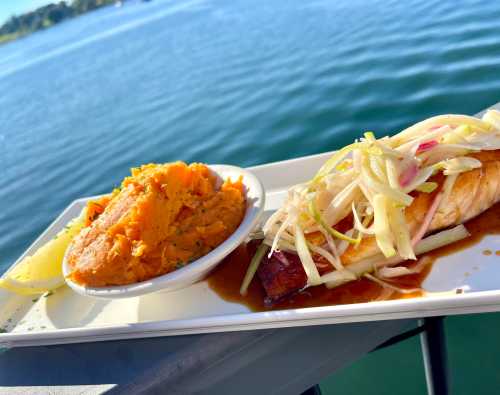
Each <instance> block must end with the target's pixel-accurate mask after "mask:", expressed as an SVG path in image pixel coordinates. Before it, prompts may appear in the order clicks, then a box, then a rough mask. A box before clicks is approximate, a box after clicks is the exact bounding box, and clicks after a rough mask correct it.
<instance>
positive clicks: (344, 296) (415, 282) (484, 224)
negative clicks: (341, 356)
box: [207, 203, 500, 311]
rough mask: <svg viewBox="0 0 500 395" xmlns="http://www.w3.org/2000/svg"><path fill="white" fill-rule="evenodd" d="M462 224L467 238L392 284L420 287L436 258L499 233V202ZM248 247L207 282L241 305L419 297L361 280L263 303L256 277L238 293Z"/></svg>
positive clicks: (275, 307) (293, 305) (278, 306)
mask: <svg viewBox="0 0 500 395" xmlns="http://www.w3.org/2000/svg"><path fill="white" fill-rule="evenodd" d="M465 226H466V228H467V230H468V231H469V232H470V233H471V236H470V237H468V238H466V239H464V240H462V241H460V242H457V243H453V244H450V245H448V246H446V247H442V248H439V249H437V250H434V251H432V252H429V253H427V254H424V255H422V256H420V257H419V261H420V260H422V259H426V260H428V261H429V264H428V265H427V266H426V268H425V269H424V270H422V271H421V272H420V273H416V274H411V275H407V276H401V277H398V278H395V279H392V281H391V283H392V284H394V285H396V286H398V287H400V288H419V287H420V286H421V284H422V283H423V281H424V280H425V278H426V277H427V275H428V274H429V272H430V270H431V268H432V265H433V264H434V263H435V262H436V260H437V259H438V258H440V257H443V256H446V255H449V254H452V253H455V252H458V251H461V250H463V249H465V248H467V247H470V246H472V245H474V244H476V243H477V242H479V241H480V240H481V239H482V238H483V237H484V236H485V235H487V234H500V203H497V204H496V205H494V206H493V207H491V208H490V209H489V210H486V211H485V212H484V213H482V214H481V215H479V216H477V217H476V218H474V219H472V220H470V221H468V222H467V223H466V224H465ZM250 249H251V248H250V247H249V246H247V245H246V244H242V245H240V246H239V247H238V248H237V249H236V250H235V251H233V253H231V254H230V255H229V256H228V257H227V258H226V259H225V260H224V261H223V262H222V263H221V264H220V265H219V266H218V267H217V269H216V270H215V271H214V272H213V273H212V274H211V275H210V277H209V278H208V279H207V281H208V284H209V285H210V288H211V289H213V290H214V291H215V292H216V293H217V294H218V295H219V296H220V297H221V298H223V299H224V300H227V301H228V302H234V303H241V304H244V305H246V306H248V307H249V308H250V309H252V310H254V311H266V310H281V309H293V308H302V307H316V306H328V305H337V304H349V303H363V302H370V301H374V300H377V299H384V300H385V299H401V298H410V297H416V296H421V292H413V293H410V294H401V293H398V292H394V293H392V294H387V292H386V291H385V290H384V288H383V287H381V286H380V285H378V284H376V283H374V282H373V281H369V280H367V279H360V280H357V281H353V282H351V283H348V284H344V285H341V286H340V287H337V288H334V289H328V288H326V287H325V286H323V285H320V286H317V287H310V288H307V289H306V290H304V291H302V292H300V293H298V294H296V295H293V296H291V297H287V298H285V299H284V300H283V301H282V302H280V303H276V304H274V305H272V306H266V305H265V304H264V299H265V296H266V294H265V292H264V289H263V288H262V286H261V285H260V281H259V279H258V278H257V276H255V278H254V279H253V281H252V283H251V284H250V287H249V289H248V294H247V295H246V296H245V297H243V296H241V295H240V285H241V281H242V280H243V277H244V275H245V272H246V270H247V267H248V264H249V263H250V260H251V258H252V254H253V250H252V251H250ZM408 264H409V265H413V264H415V262H413V261H410V262H408Z"/></svg>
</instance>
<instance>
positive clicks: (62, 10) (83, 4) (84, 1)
mask: <svg viewBox="0 0 500 395" xmlns="http://www.w3.org/2000/svg"><path fill="white" fill-rule="evenodd" d="M123 1H125V0H123ZM117 3H118V4H121V3H122V1H119V0H73V1H72V2H71V3H70V4H68V3H67V2H66V1H60V2H58V3H51V4H47V5H45V6H43V7H39V8H37V9H36V10H34V11H30V12H27V13H24V14H21V15H13V16H11V17H10V18H9V19H8V20H7V21H6V22H5V23H4V24H3V25H2V26H0V45H1V44H5V43H7V42H10V41H13V40H16V39H18V38H21V37H25V36H27V35H29V34H31V33H34V32H36V31H39V30H44V29H47V28H49V27H51V26H54V25H56V24H58V23H60V22H63V21H65V20H66V19H70V18H74V17H76V16H79V15H82V14H85V13H87V12H90V11H93V10H96V9H98V8H101V7H104V6H108V5H111V4H117Z"/></svg>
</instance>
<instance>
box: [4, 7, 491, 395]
mask: <svg viewBox="0 0 500 395" xmlns="http://www.w3.org/2000/svg"><path fill="white" fill-rule="evenodd" d="M499 32H500V4H498V2H495V1H488V0H484V1H472V0H471V1H454V0H446V1H442V0H429V1H419V0H408V1H388V0H374V1H370V2H367V1H361V0H340V1H335V2H333V1H310V2H304V1H299V0H296V1H286V2H268V1H258V0H255V1H242V0H234V1H231V2H226V1H222V0H180V1H166V0H163V1H162V0H155V1H153V2H149V3H139V2H129V3H125V5H124V6H123V7H121V8H115V7H108V8H104V9H100V10H98V11H95V12H91V13H89V14H86V15H83V16H81V17H78V18H75V19H72V20H69V21H66V22H64V23H61V24H60V25H57V26H54V27H52V28H50V29H47V30H45V31H41V32H37V33H35V34H33V35H31V36H28V37H26V38H23V39H20V40H17V41H14V42H11V43H8V44H5V45H2V46H0V92H1V94H0V168H1V169H2V170H1V175H2V177H1V179H2V182H1V187H0V204H1V210H0V273H1V272H2V271H4V270H5V269H6V268H7V267H8V266H9V265H10V264H11V263H12V262H13V261H14V260H15V259H16V257H17V256H19V255H20V254H21V253H22V251H23V250H24V249H25V248H26V247H27V246H28V245H29V244H30V243H31V242H32V241H33V240H34V238H36V236H37V235H38V234H40V233H41V232H42V231H43V229H44V228H45V227H46V226H47V225H48V224H49V223H50V222H51V221H52V220H53V219H54V218H55V217H56V216H57V215H58V213H60V211H61V210H62V209H63V208H64V207H65V206H67V205H68V204H69V203H70V202H71V201H72V200H74V199H76V198H79V197H82V196H89V195H93V194H99V193H104V192H106V191H109V190H111V189H112V188H113V187H114V186H116V185H118V183H119V182H120V180H121V179H122V178H123V177H124V176H125V175H126V174H127V173H128V169H129V168H130V167H133V166H136V165H139V164H142V163H147V162H166V161H172V160H177V159H180V160H185V161H203V162H208V163H215V162H217V163H229V164H236V165H240V166H250V165H256V164H261V163H266V162H271V161H276V160H282V159H287V158H292V157H298V156H302V155H307V154H313V153H318V152H324V151H328V150H332V149H335V148H338V147H340V146H341V145H343V144H346V143H347V142H349V141H351V140H352V139H353V138H354V137H355V136H358V135H359V134H360V133H362V132H363V131H365V130H374V131H375V132H376V133H377V134H387V133H395V132H397V131H399V130H400V129H402V128H404V127H405V126H408V125H410V124H412V123H414V122H416V121H419V120H421V119H422V118H425V117H428V116H431V115H435V114H440V113H447V112H453V113H468V114H474V113H476V112H478V111H479V110H482V109H483V108H485V107H487V106H489V105H491V104H494V103H496V102H498V101H500V40H499ZM482 317H483V318H481V319H480V318H477V317H471V316H467V317H462V318H452V319H450V320H449V321H448V322H451V323H452V324H451V325H448V326H449V333H450V342H451V343H453V342H455V343H456V344H455V343H453V345H454V346H456V347H458V348H462V349H463V350H464V351H465V349H466V348H467V347H469V348H470V349H471V350H472V351H471V352H474V355H475V356H477V357H478V358H479V357H481V356H483V357H484V355H485V354H484V353H483V354H481V351H477V350H478V348H479V349H481V347H483V348H484V352H492V351H491V350H492V348H495V350H496V351H497V354H496V355H498V351H500V344H498V341H497V340H496V337H495V334H494V332H491V330H490V329H488V328H489V327H487V328H486V327H485V328H484V330H485V331H486V332H482V333H481V332H480V331H481V328H482V327H483V326H482V325H483V324H484V323H485V322H486V321H485V320H489V321H488V322H490V323H492V322H493V323H496V324H497V325H498V323H500V319H499V318H498V316H497V315H489V316H482ZM484 317H487V318H484ZM453 323H455V324H453ZM463 325H465V327H467V328H469V329H468V330H469V331H470V332H472V333H475V334H476V335H478V336H480V338H476V339H471V338H470V337H469V336H468V334H467V333H466V334H464V332H463V331H460V328H461V327H462V326H463ZM488 330H490V332H488ZM474 331H476V332H474ZM477 331H479V332H477ZM481 335H482V336H481ZM479 341H483V342H484V344H482V343H479ZM478 343H479V344H478ZM495 343H496V344H495ZM412 344H413V346H412ZM402 347H403V348H401V350H403V351H402V352H399V351H397V350H398V349H393V350H392V351H384V352H381V353H378V354H374V355H380V357H377V356H370V357H368V358H367V359H365V360H364V361H363V362H361V363H358V364H356V365H354V366H353V367H352V368H349V369H350V370H349V369H348V370H347V371H346V372H344V373H340V376H339V375H335V376H334V377H333V378H332V380H331V381H329V382H328V383H327V384H325V385H327V387H325V388H327V389H328V388H330V389H331V390H332V391H333V388H337V387H335V386H339V385H341V384H337V383H342V380H343V379H342V377H343V378H344V380H347V379H346V378H348V377H350V376H349V375H350V374H351V375H354V376H355V377H357V375H361V374H362V375H364V377H365V378H370V377H371V376H370V374H371V372H374V370H373V366H376V365H377V364H379V365H380V363H381V362H380V361H381V360H380V358H386V359H385V362H384V363H386V364H387V366H385V368H387V369H388V371H389V372H393V373H394V374H400V375H402V376H403V377H405V376H404V375H405V374H408V369H410V372H411V373H412V375H410V376H408V380H414V381H410V382H412V383H414V385H412V386H411V388H406V390H407V391H405V393H416V394H417V393H422V392H423V391H424V388H425V387H424V377H423V370H422V368H421V365H420V359H419V358H420V355H419V353H418V348H417V344H416V343H411V342H410V343H406V344H405V345H404V346H402ZM404 347H406V348H404ZM410 347H411V348H410ZM452 348H453V347H452ZM394 350H395V351H394ZM404 350H406V351H404ZM456 350H457V348H455V351H452V355H453V353H454V352H457V351H456ZM391 353H392V354H391ZM384 355H386V357H384ZM387 355H388V356H387ZM391 355H394V356H393V357H391ZM457 355H458V356H456V357H454V361H461V365H460V364H458V365H457V366H455V365H452V367H453V368H454V369H456V370H457V371H458V372H464V374H463V375H461V374H455V377H456V378H455V380H459V381H460V380H462V381H464V382H465V384H464V383H460V388H456V390H457V392H456V393H464V394H466V393H469V392H467V390H466V389H467V388H469V387H467V385H475V386H476V387H475V388H476V389H478V390H480V389H481V388H477V385H481V386H484V385H485V386H486V387H484V388H492V389H493V388H498V385H499V384H500V379H499V378H497V377H496V373H494V371H495V369H496V368H495V365H493V366H490V370H491V371H488V367H486V368H485V366H484V365H483V368H485V369H486V370H482V371H481V374H480V377H481V380H479V378H478V375H477V374H471V373H470V372H469V371H468V369H469V368H472V369H476V370H477V366H476V367H475V365H473V364H472V361H471V360H470V359H468V358H465V357H463V356H464V354H463V353H462V354H460V353H458V354H457ZM377 358H379V359H377ZM485 358H486V357H485ZM488 360H490V359H488ZM370 361H373V362H370ZM457 363H458V362H457ZM370 364H372V365H370ZM391 365H392V366H391ZM471 366H472V367H471ZM496 366H499V363H498V362H496ZM405 368H406V369H405ZM400 370H401V371H402V372H400ZM496 370H497V369H496ZM376 372H378V370H377V371H376ZM396 372H397V373H396ZM342 375H343V376H342ZM414 375H417V377H418V379H412V377H413V376H414ZM485 375H486V377H487V379H486V381H485V379H484V377H485ZM372 376H373V377H371V378H370V379H369V380H368V379H366V380H365V379H363V380H357V384H356V380H355V379H352V380H350V381H349V385H347V386H346V387H342V392H341V393H351V392H349V391H352V393H357V392H360V391H361V390H363V388H365V389H364V390H366V391H367V393H370V394H371V393H385V392H386V391H385V390H384V388H385V387H383V385H390V383H389V384H388V383H387V380H385V379H384V380H382V379H381V377H384V376H383V374H382V375H381V374H380V373H377V374H372ZM339 377H340V378H339ZM353 380H354V381H353ZM373 380H375V382H376V381H377V380H379V381H380V382H381V383H382V382H383V383H385V384H380V392H378V390H377V389H376V388H375V387H376V386H373V382H374V381H373ZM415 380H416V381H415ZM478 380H479V381H478ZM362 382H365V384H363V383H362ZM389 382H390V380H389ZM346 383H347V381H346ZM476 384H477V385H476ZM363 385H365V387H363ZM464 385H466V386H465V387H464ZM338 388H340V387H338ZM377 388H378V387H377ZM388 388H389V387H388ZM471 388H472V387H471ZM345 391H347V392H345ZM374 391H375V392H374ZM463 391H466V392H463ZM489 392H490V391H486V393H489Z"/></svg>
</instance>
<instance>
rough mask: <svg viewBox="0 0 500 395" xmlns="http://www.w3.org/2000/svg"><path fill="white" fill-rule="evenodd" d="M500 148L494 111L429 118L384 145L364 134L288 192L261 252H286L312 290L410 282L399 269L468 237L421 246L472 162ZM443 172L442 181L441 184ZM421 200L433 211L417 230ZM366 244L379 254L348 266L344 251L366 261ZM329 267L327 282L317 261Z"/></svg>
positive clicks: (444, 235)
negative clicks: (413, 217)
mask: <svg viewBox="0 0 500 395" xmlns="http://www.w3.org/2000/svg"><path fill="white" fill-rule="evenodd" d="M499 149H500V112H498V111H494V110H491V111H488V112H487V113H486V114H485V115H484V116H483V118H482V119H476V118H473V117H469V116H464V115H442V116H437V117H433V118H429V119H427V120H425V121H423V122H420V123H418V124H416V125H414V126H412V127H410V128H408V129H406V130H404V131H402V132H401V133H399V134H396V135H394V136H392V137H383V138H379V139H377V138H376V137H375V135H374V134H373V133H372V132H367V133H365V134H364V137H362V138H360V139H359V140H356V141H355V142H354V143H353V144H351V145H348V146H346V147H344V148H342V149H340V150H339V151H337V152H336V153H335V154H334V155H333V156H332V157H331V158H330V159H329V160H327V161H326V162H325V164H324V165H323V166H322V167H321V168H320V170H319V171H318V172H317V174H316V175H315V176H314V177H313V178H312V179H311V180H310V181H308V182H306V183H304V184H300V185H297V186H295V187H293V188H291V189H290V190H289V192H288V197H287V199H286V201H285V203H284V204H283V206H282V207H281V208H280V209H279V210H278V211H277V212H275V213H274V214H273V215H272V216H271V217H270V218H269V220H268V221H267V223H266V224H265V225H264V227H263V231H264V240H263V243H264V244H265V245H267V246H269V247H270V249H269V256H271V254H273V253H274V252H275V251H279V250H280V249H282V250H286V251H289V252H293V253H296V254H297V255H298V256H299V257H300V261H301V262H302V265H303V268H304V271H305V273H306V274H307V279H308V281H307V286H312V285H318V284H321V283H326V284H327V286H328V287H335V286H337V285H339V284H342V283H344V282H346V281H351V280H353V279H355V278H359V277H361V276H364V275H365V274H369V273H371V274H369V275H368V278H370V279H372V280H374V281H377V282H382V283H383V280H382V279H381V278H383V277H384V275H385V276H389V277H394V276H398V275H404V274H408V271H409V269H407V268H405V267H402V266H399V267H398V266H397V265H398V264H399V263H401V262H402V261H404V260H407V259H416V256H417V255H418V254H422V253H424V252H426V251H430V250H432V249H435V248H438V247H440V246H443V245H446V244H449V243H452V242H455V241H457V240H460V239H463V238H464V237H467V230H466V229H465V228H464V226H463V225H459V226H456V227H455V228H453V229H450V230H444V231H442V232H440V233H438V234H435V235H432V236H428V237H425V238H424V236H425V235H426V234H428V232H429V231H430V230H432V229H439V227H437V228H436V227H434V228H432V221H433V220H434V219H435V216H436V215H437V213H438V212H440V210H442V209H443V204H444V203H443V202H445V203H446V202H448V199H449V197H450V194H451V193H452V190H453V187H454V185H455V183H456V181H457V177H459V176H460V175H461V174H463V173H466V172H469V171H471V170H474V169H478V168H480V167H481V166H482V162H481V160H479V159H478V157H473V156H470V155H471V154H475V153H478V152H480V151H487V150H499ZM440 173H441V174H443V175H444V178H442V176H441V178H439V180H441V181H439V182H437V179H436V178H435V176H437V175H439V174H440ZM443 180H444V181H443ZM418 194H424V195H428V199H427V201H428V203H426V204H427V206H426V208H425V209H424V213H423V214H422V215H421V218H420V219H419V221H418V223H417V224H415V221H413V222H411V223H409V222H408V218H407V215H408V213H407V212H408V209H409V207H410V206H412V204H413V203H414V200H415V199H416V196H418ZM489 203H491V202H489ZM493 203H494V202H493ZM484 209H485V208H483V210H484ZM414 211H415V210H414ZM477 214H479V212H478V213H476V214H474V215H477ZM350 216H351V218H352V219H351V220H350V222H349V221H347V223H351V224H352V225H351V228H350V229H347V230H346V228H345V223H346V221H345V220H346V219H348V218H349V217H350ZM469 218H470V217H469ZM456 223H460V222H456V221H455V223H453V222H450V223H449V224H448V225H445V226H444V227H446V226H448V227H449V226H452V225H453V224H456ZM339 226H340V227H339ZM343 226H344V227H343ZM366 238H374V240H375V242H376V246H378V252H377V251H376V253H375V254H374V255H373V256H370V257H369V258H368V259H361V260H357V261H356V260H354V261H353V260H352V259H347V260H346V258H345V257H346V254H345V252H346V251H347V252H349V254H348V255H349V256H351V257H352V256H353V255H355V254H356V253H357V252H356V251H357V250H356V249H358V245H361V247H360V249H359V251H360V252H359V255H360V256H362V255H363V254H364V253H366V252H364V250H363V248H365V247H363V246H362V245H363V243H360V242H361V241H362V240H364V239H366ZM322 258H324V259H326V260H327V261H329V262H330V263H331V264H332V268H333V271H332V272H330V273H328V274H326V275H323V276H321V277H320V276H319V274H318V270H317V269H316V261H317V259H322ZM353 262H354V263H353ZM384 267H387V269H386V270H383V271H382V274H380V275H379V274H378V270H379V269H381V268H384ZM253 273H255V270H253V269H252V271H251V273H250V274H251V276H253ZM245 280H246V282H248V278H245Z"/></svg>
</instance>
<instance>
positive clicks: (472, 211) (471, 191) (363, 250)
mask: <svg viewBox="0 0 500 395" xmlns="http://www.w3.org/2000/svg"><path fill="white" fill-rule="evenodd" d="M469 156H471V157H475V158H476V159H478V160H480V161H481V162H482V164H483V165H482V167H480V168H478V169H474V170H471V171H468V172H465V173H461V174H459V175H458V177H457V180H456V181H455V184H454V186H453V189H452V191H451V193H450V196H449V197H448V199H447V200H446V201H443V202H441V204H440V208H439V210H438V212H437V213H436V215H435V216H434V218H433V219H432V221H431V224H430V226H429V229H428V231H427V233H430V232H434V231H437V230H440V229H444V228H447V227H450V226H453V225H458V224H461V223H464V222H466V221H468V220H469V219H471V218H474V217H476V216H477V215H479V214H481V213H482V212H483V211H485V210H487V209H488V208H490V207H491V206H493V205H494V204H495V203H498V202H499V201H500V150H495V151H481V152H479V153H477V154H474V155H469ZM433 198H434V195H433V194H428V193H419V194H418V195H416V197H415V199H414V201H413V203H412V204H411V206H410V207H408V208H407V209H406V210H405V214H406V222H407V224H408V226H409V228H410V232H411V233H412V234H414V233H415V232H416V230H417V229H418V227H419V225H420V224H421V222H422V221H423V219H424V217H425V214H426V212H427V210H428V209H429V207H430V205H431V204H432V200H433ZM379 253H380V250H379V248H378V246H377V243H376V241H375V238H374V237H366V238H365V239H363V240H362V241H361V243H360V244H359V246H357V247H352V246H351V247H349V248H348V249H347V250H346V252H345V253H344V254H343V255H342V257H341V260H342V263H343V264H344V265H349V264H351V263H355V262H359V261H361V260H363V259H366V258H369V257H371V256H373V255H376V254H379Z"/></svg>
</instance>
